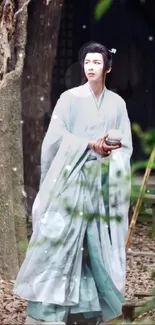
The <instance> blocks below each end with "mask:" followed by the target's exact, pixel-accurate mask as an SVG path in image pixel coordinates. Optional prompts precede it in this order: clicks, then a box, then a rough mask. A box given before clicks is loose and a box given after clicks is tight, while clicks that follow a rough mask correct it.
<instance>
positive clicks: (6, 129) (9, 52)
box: [0, 0, 27, 279]
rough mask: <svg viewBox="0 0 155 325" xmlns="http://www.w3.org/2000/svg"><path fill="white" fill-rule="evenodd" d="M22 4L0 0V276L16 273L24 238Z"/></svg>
mask: <svg viewBox="0 0 155 325" xmlns="http://www.w3.org/2000/svg"><path fill="white" fill-rule="evenodd" d="M24 4H25V0H16V1H15V0H3V1H0V225H1V227H0V277H2V278H3V279H14V277H15V276H16V274H17V271H18V267H19V265H20V263H21V262H22V260H23V257H24V253H25V247H24V244H25V241H26V226H25V202H24V201H25V199H24V195H25V194H24V190H23V154H22V130H21V125H22V124H21V123H20V121H21V96H20V84H21V75H22V71H23V61H24V56H25V43H26V27H27V8H26V6H24ZM21 8H23V9H22V10H21V11H20V12H19V14H16V12H17V11H18V10H20V9H21Z"/></svg>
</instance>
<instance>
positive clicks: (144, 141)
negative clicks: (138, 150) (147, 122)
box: [132, 123, 155, 154]
mask: <svg viewBox="0 0 155 325" xmlns="http://www.w3.org/2000/svg"><path fill="white" fill-rule="evenodd" d="M132 130H133V131H134V133H135V134H136V135H137V137H138V138H139V139H140V140H141V146H142V149H143V151H144V153H146V154H150V152H151V151H152V149H153V147H154V145H155V128H150V129H148V130H147V131H146V132H143V131H142V129H141V127H140V125H138V124H137V123H133V124H132Z"/></svg>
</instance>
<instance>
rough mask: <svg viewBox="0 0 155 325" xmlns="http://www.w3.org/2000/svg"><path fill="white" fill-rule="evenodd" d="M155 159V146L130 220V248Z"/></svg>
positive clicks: (128, 241) (127, 244)
mask: <svg viewBox="0 0 155 325" xmlns="http://www.w3.org/2000/svg"><path fill="white" fill-rule="evenodd" d="M154 160H155V147H154V148H153V150H152V152H151V155H150V158H149V161H148V165H147V168H146V171H145V174H144V178H143V182H142V185H141V188H140V192H139V196H138V199H137V203H136V206H135V210H134V213H133V215H132V218H131V222H130V226H129V230H128V234H127V239H126V249H128V248H129V247H130V243H131V238H132V234H133V231H134V228H135V224H136V221H137V218H138V213H139V210H140V208H141V205H142V200H143V196H144V193H145V190H146V185H147V182H148V179H149V176H150V172H151V169H152V165H153V163H154Z"/></svg>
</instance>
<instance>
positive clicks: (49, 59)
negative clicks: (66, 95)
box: [22, 0, 63, 215]
mask: <svg viewBox="0 0 155 325" xmlns="http://www.w3.org/2000/svg"><path fill="white" fill-rule="evenodd" d="M62 5H63V0H52V1H49V4H48V6H47V4H46V2H45V1H43V0H37V1H34V2H32V3H30V6H29V10H30V11H29V20H28V41H27V46H26V60H25V65H24V73H23V83H22V103H23V122H24V124H23V140H24V143H23V147H24V180H25V191H26V192H27V196H28V213H29V215H30V214H31V207H32V204H33V201H34V198H35V196H36V193H37V191H38V187H39V178H40V168H39V167H40V166H39V165H40V148H41V143H42V140H43V137H44V118H45V114H46V113H47V112H50V110H51V83H52V69H53V64H54V59H55V56H56V50H57V41H58V33H59V26H60V17H61V9H62Z"/></svg>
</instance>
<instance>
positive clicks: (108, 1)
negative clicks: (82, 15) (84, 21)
mask: <svg viewBox="0 0 155 325" xmlns="http://www.w3.org/2000/svg"><path fill="white" fill-rule="evenodd" d="M112 1H113V0H100V1H99V2H98V3H97V5H96V7H95V18H96V20H100V19H101V18H102V16H103V15H104V14H105V13H106V12H107V11H108V10H109V8H110V7H111V5H112Z"/></svg>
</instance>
